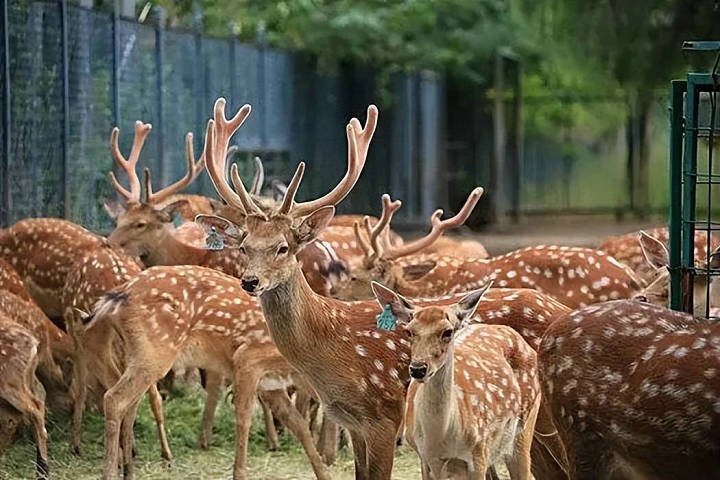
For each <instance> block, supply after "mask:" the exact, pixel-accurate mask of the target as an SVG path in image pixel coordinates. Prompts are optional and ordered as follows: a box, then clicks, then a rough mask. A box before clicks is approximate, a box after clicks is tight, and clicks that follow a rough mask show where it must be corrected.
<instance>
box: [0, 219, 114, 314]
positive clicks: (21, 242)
mask: <svg viewBox="0 0 720 480" xmlns="http://www.w3.org/2000/svg"><path fill="white" fill-rule="evenodd" d="M103 243H104V239H103V238H102V237H100V236H98V235H95V234H93V233H91V232H89V231H88V230H86V229H85V228H83V227H81V226H80V225H76V224H74V223H72V222H68V221H66V220H60V219H56V218H28V219H25V220H20V221H19V222H17V223H15V224H14V225H12V226H11V227H9V228H6V229H4V230H0V257H2V258H3V259H4V260H5V261H6V262H7V263H9V264H10V265H11V266H12V267H13V269H14V270H15V271H16V272H17V273H18V275H20V278H21V279H22V280H23V283H24V284H25V286H26V287H27V290H28V292H29V293H30V296H31V297H32V299H33V300H34V301H35V302H36V303H37V304H38V305H39V306H40V308H42V309H43V311H44V312H45V313H46V314H47V316H48V317H50V318H51V319H52V320H53V321H54V322H56V323H57V324H58V326H61V327H62V324H61V323H62V306H61V304H60V294H61V292H62V289H63V286H64V285H65V278H66V277H67V273H68V271H69V270H70V269H71V268H72V266H73V264H74V262H75V261H76V260H77V259H78V258H82V256H83V255H84V254H85V253H86V252H88V251H90V250H93V249H95V248H98V247H100V246H101V245H103Z"/></svg>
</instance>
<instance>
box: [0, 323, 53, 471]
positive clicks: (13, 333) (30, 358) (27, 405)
mask: <svg viewBox="0 0 720 480" xmlns="http://www.w3.org/2000/svg"><path fill="white" fill-rule="evenodd" d="M38 348H39V342H38V340H37V338H35V336H34V335H33V334H32V333H31V332H30V331H28V330H27V329H26V328H25V327H24V326H22V325H19V324H18V323H16V322H15V321H13V320H11V319H10V318H8V317H7V316H5V315H4V314H2V313H0V446H5V445H7V444H8V442H10V441H12V438H13V437H14V435H15V431H16V430H17V428H18V427H19V425H20V424H21V423H22V422H23V420H29V421H30V423H32V425H33V429H34V433H35V442H36V445H37V454H36V459H35V465H36V471H37V476H38V478H39V479H47V478H48V474H49V467H48V446H47V441H48V437H47V431H46V430H45V390H44V389H43V386H42V384H41V383H40V381H39V380H38V379H37V377H36V376H35V370H36V368H37V365H38Z"/></svg>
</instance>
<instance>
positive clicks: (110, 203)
mask: <svg viewBox="0 0 720 480" xmlns="http://www.w3.org/2000/svg"><path fill="white" fill-rule="evenodd" d="M103 208H105V211H106V212H107V214H108V215H110V218H112V219H113V220H117V219H118V217H120V215H122V214H123V213H125V212H126V211H127V209H126V208H125V205H123V204H122V203H120V202H116V201H114V200H104V201H103Z"/></svg>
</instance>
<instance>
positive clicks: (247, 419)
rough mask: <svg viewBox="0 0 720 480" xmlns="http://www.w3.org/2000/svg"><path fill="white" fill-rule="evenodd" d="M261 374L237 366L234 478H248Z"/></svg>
mask: <svg viewBox="0 0 720 480" xmlns="http://www.w3.org/2000/svg"><path fill="white" fill-rule="evenodd" d="M259 380H260V378H259V376H258V375H257V374H256V373H255V372H253V371H248V370H247V369H243V368H238V367H236V368H235V374H234V378H233V394H234V400H233V403H234V405H235V466H234V468H233V479H234V480H245V479H246V478H247V443H248V436H249V434H250V424H251V423H252V409H253V403H254V402H255V391H256V389H257V385H258V381H259Z"/></svg>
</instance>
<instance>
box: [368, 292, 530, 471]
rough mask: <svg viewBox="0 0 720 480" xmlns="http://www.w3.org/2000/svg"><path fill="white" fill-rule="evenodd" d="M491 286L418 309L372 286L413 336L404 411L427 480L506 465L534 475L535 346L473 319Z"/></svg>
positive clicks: (497, 326) (383, 304) (409, 433)
mask: <svg viewBox="0 0 720 480" xmlns="http://www.w3.org/2000/svg"><path fill="white" fill-rule="evenodd" d="M489 286H490V285H489V284H488V285H486V286H485V287H484V288H483V289H481V290H477V291H475V292H472V293H470V294H468V295H466V296H465V297H463V298H462V299H461V300H460V301H459V302H457V303H455V304H452V305H448V306H445V307H437V306H431V307H425V308H415V307H413V305H412V304H411V303H410V302H408V301H407V300H406V299H404V298H402V297H401V296H399V295H398V294H396V293H395V292H393V291H392V290H389V289H387V288H385V287H383V286H382V285H380V284H378V283H373V291H374V293H375V296H376V298H377V301H378V303H379V304H380V306H381V307H385V306H389V307H390V310H391V311H392V314H393V315H394V316H395V318H396V321H397V324H398V325H399V326H401V328H403V329H404V330H405V331H406V332H407V334H408V336H409V337H410V351H411V354H410V366H409V373H410V376H411V377H412V379H413V382H412V383H411V384H410V389H409V390H408V405H407V410H406V414H405V425H406V433H407V438H408V441H409V443H410V444H411V445H412V446H413V448H415V450H416V451H417V452H418V455H419V456H420V458H421V460H422V473H423V479H440V478H446V477H449V476H453V477H454V476H456V475H457V476H463V477H467V478H475V479H484V478H485V475H486V473H487V471H488V469H489V468H491V467H494V466H495V465H499V464H501V463H506V464H507V466H508V469H509V470H510V476H511V478H513V479H528V480H529V479H530V478H532V474H531V473H530V464H531V462H530V447H531V444H532V439H533V433H534V429H535V419H536V416H537V413H538V407H539V405H540V394H539V385H538V379H537V359H536V355H535V352H534V351H533V349H532V348H530V346H529V345H528V344H527V343H525V341H524V340H523V339H522V337H520V335H519V334H518V333H517V332H515V331H514V330H513V329H511V328H509V327H505V326H500V325H473V326H472V327H468V325H469V324H470V321H471V319H472V318H473V317H474V316H475V310H476V308H477V306H478V303H479V302H480V299H481V298H482V296H483V294H484V293H485V291H486V290H487V288H488V287H489Z"/></svg>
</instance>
